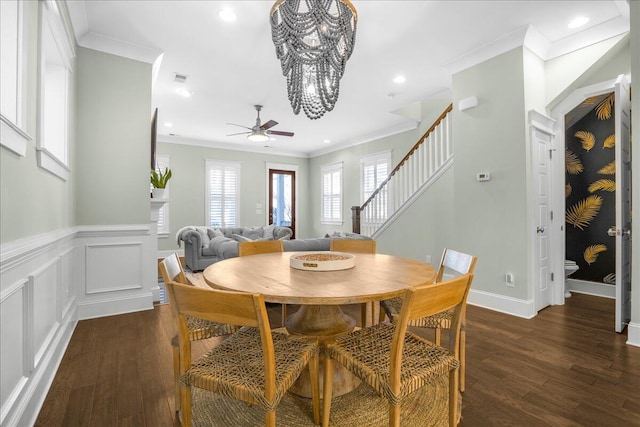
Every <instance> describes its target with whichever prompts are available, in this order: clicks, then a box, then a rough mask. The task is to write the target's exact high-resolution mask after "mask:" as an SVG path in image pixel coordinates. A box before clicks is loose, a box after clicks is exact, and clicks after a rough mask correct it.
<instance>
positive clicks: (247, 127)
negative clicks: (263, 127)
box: [227, 123, 252, 130]
mask: <svg viewBox="0 0 640 427" xmlns="http://www.w3.org/2000/svg"><path fill="white" fill-rule="evenodd" d="M227 124H228V125H232V126H240V127H241V128H245V129H249V130H252V128H250V127H249V126H244V125H237V124H235V123H227Z"/></svg>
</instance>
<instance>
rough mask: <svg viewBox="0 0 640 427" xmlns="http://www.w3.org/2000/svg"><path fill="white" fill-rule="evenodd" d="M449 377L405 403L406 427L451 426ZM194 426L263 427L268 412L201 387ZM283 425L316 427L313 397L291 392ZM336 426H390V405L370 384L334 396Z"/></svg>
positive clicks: (282, 409) (280, 419) (282, 411)
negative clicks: (312, 404)
mask: <svg viewBox="0 0 640 427" xmlns="http://www.w3.org/2000/svg"><path fill="white" fill-rule="evenodd" d="M447 390H448V380H447V377H446V376H445V377H444V378H442V379H440V380H438V381H437V382H436V383H435V384H433V385H431V386H427V387H423V388H422V389H420V390H418V391H416V392H414V393H413V394H412V395H411V396H410V397H409V398H408V399H407V400H405V401H404V402H403V404H402V408H401V418H400V422H401V425H402V426H403V427H428V426H434V427H435V426H446V425H448V417H447V414H448V409H447V405H448V404H447V401H448V399H447ZM192 404H193V421H194V422H193V425H194V426H195V427H236V426H237V427H254V426H255V427H261V426H264V412H263V411H262V410H261V409H260V408H259V407H256V406H250V405H248V404H246V403H244V402H240V401H237V400H233V399H229V398H226V397H222V396H220V395H216V394H213V393H210V392H208V391H205V390H201V389H194V392H193V403H192ZM276 425H277V426H279V427H307V426H308V427H314V424H313V417H312V410H311V399H305V398H302V397H298V396H296V395H294V394H292V393H288V394H287V395H286V396H285V397H284V398H283V400H282V401H281V403H280V405H279V406H278V409H277V411H276ZM330 425H331V426H333V427H343V426H344V427H377V426H380V427H382V426H388V425H389V406H388V404H387V401H386V400H384V399H382V398H380V397H379V396H378V395H377V394H375V392H374V391H373V390H372V389H371V388H370V387H368V386H366V385H364V384H361V385H360V386H358V387H357V388H356V389H355V390H354V391H352V392H350V393H346V394H344V395H342V396H337V397H334V399H333V401H332V403H331V421H330Z"/></svg>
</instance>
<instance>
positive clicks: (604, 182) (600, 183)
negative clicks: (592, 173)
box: [589, 179, 616, 193]
mask: <svg viewBox="0 0 640 427" xmlns="http://www.w3.org/2000/svg"><path fill="white" fill-rule="evenodd" d="M598 190H602V191H609V192H611V193H613V192H615V191H616V182H615V181H613V180H611V179H599V180H597V181H595V182H592V183H591V185H590V186H589V193H595V192H596V191H598Z"/></svg>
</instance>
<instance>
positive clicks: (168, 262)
mask: <svg viewBox="0 0 640 427" xmlns="http://www.w3.org/2000/svg"><path fill="white" fill-rule="evenodd" d="M158 268H159V269H160V274H161V275H162V280H164V283H169V282H171V281H174V282H178V283H184V284H187V283H188V282H187V279H186V277H185V275H184V270H183V269H182V264H180V260H179V259H178V255H176V254H175V253H173V254H171V255H169V256H168V257H166V258H165V259H163V260H162V261H161V262H160V264H158Z"/></svg>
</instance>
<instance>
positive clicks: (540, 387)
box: [36, 294, 640, 427]
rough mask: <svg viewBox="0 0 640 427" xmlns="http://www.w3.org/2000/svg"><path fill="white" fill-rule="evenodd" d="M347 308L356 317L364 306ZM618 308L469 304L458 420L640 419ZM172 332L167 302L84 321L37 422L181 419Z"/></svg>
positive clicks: (606, 303) (639, 394)
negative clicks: (513, 312) (517, 310)
mask: <svg viewBox="0 0 640 427" xmlns="http://www.w3.org/2000/svg"><path fill="white" fill-rule="evenodd" d="M348 312H349V313H350V314H351V315H353V316H354V317H355V318H356V319H358V318H359V312H360V308H359V305H356V306H349V307H348ZM613 313H614V302H613V300H608V299H603V298H596V297H591V296H587V295H580V294H574V296H573V297H572V298H570V299H568V300H567V304H566V305H565V306H553V307H549V308H547V309H545V310H543V311H541V312H540V313H539V314H538V316H536V317H535V318H534V319H531V320H525V319H520V318H516V317H513V316H508V315H505V314H501V313H497V312H493V311H489V310H485V309H481V308H478V307H473V306H469V308H468V315H467V317H468V332H467V388H466V392H465V393H464V395H463V412H462V415H463V420H462V422H461V423H460V426H461V427H475V426H481V427H485V426H598V427H607V426H611V427H614V426H615V427H619V426H640V348H637V347H632V346H628V345H626V344H625V341H626V339H627V338H626V334H622V335H619V334H616V333H615V332H614V331H613V315H614V314H613ZM279 316H280V310H279V306H274V307H272V308H270V318H271V320H272V322H274V323H273V324H274V326H276V325H279ZM172 331H173V325H172V323H171V313H170V307H169V306H167V305H159V306H156V308H155V309H154V310H150V311H145V312H139V313H131V314H124V315H120V316H112V317H105V318H101V319H92V320H83V321H81V322H79V323H78V326H77V327H76V330H75V332H74V333H73V337H72V339H71V342H70V344H69V347H68V348H67V351H66V353H65V356H64V358H63V360H62V363H61V365H60V368H59V370H58V373H57V375H56V377H55V380H54V383H53V385H52V387H51V389H50V391H49V394H48V395H47V398H46V400H45V402H44V404H43V407H42V409H41V411H40V414H39V416H38V419H37V422H36V425H37V426H99V427H101V426H120V425H122V426H136V427H139V426H150V427H151V426H153V427H161V426H179V423H178V422H177V421H176V419H175V418H176V417H175V414H174V399H173V383H172V381H173V377H172V353H171V347H170V345H169V341H170V337H171V336H172V333H173V332H172ZM443 335H444V334H443ZM211 344H212V343H211V342H209V343H206V342H205V343H203V342H200V343H197V345H194V353H200V352H202V351H204V349H206V347H207V346H208V345H211ZM354 427H360V426H354ZM367 427H368V426H367Z"/></svg>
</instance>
